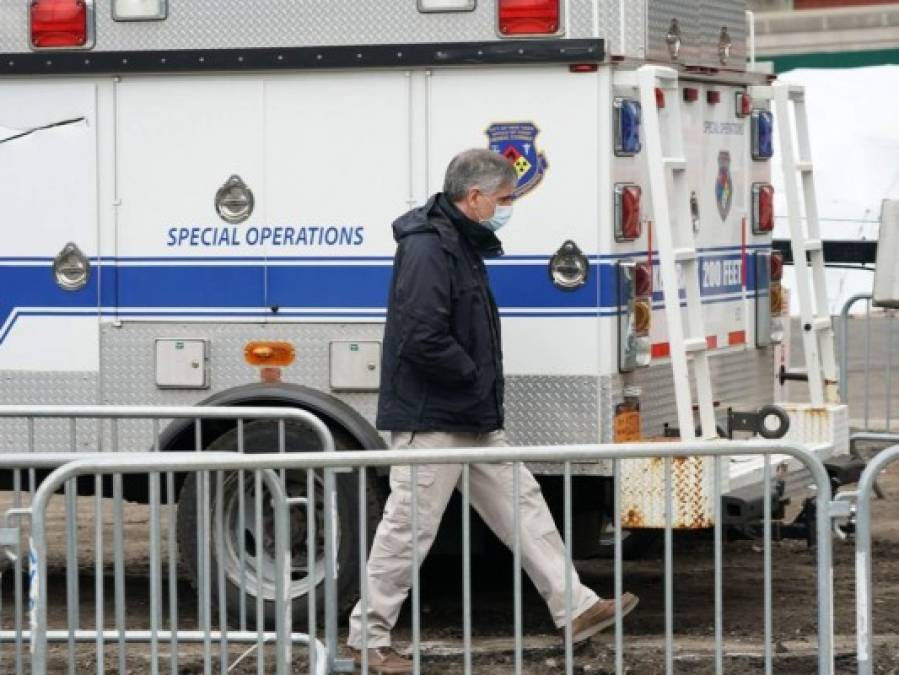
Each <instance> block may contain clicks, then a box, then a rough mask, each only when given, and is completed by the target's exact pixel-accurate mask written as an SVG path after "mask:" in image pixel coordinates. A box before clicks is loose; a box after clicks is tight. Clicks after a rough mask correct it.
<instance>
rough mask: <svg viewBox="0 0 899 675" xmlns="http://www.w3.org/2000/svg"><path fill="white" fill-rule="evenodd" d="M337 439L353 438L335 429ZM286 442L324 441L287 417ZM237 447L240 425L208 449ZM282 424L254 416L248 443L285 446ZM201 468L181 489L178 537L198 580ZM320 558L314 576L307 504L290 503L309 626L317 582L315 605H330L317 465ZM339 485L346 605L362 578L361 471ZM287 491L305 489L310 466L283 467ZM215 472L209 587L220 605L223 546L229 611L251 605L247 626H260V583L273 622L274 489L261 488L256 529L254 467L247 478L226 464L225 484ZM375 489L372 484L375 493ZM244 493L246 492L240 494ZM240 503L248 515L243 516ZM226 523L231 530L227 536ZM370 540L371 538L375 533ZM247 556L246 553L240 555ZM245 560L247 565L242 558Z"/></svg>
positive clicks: (261, 447) (298, 609)
mask: <svg viewBox="0 0 899 675" xmlns="http://www.w3.org/2000/svg"><path fill="white" fill-rule="evenodd" d="M335 445H338V448H339V449H341V448H340V446H343V447H344V448H345V447H346V446H347V445H348V443H347V442H346V439H341V438H340V437H339V435H338V434H337V433H335ZM285 447H286V448H287V449H288V451H290V450H318V449H320V447H321V446H320V443H319V442H318V439H317V438H316V436H315V434H314V433H313V432H312V430H311V429H309V428H306V427H304V426H301V425H299V424H296V423H288V424H285ZM237 448H238V438H237V430H236V429H233V430H231V431H229V432H227V433H225V434H224V435H222V436H221V437H219V438H217V439H216V440H215V441H213V442H212V443H211V444H210V445H209V447H208V448H207V450H209V451H228V452H236V451H237ZM278 448H279V442H278V424H277V423H275V422H252V423H249V424H246V425H244V450H245V452H247V453H251V452H257V453H258V452H278ZM198 479H199V474H189V475H188V476H187V477H186V479H185V481H184V484H183V486H182V488H181V492H180V494H179V496H178V544H179V547H180V552H181V559H182V561H183V563H184V565H185V567H186V569H187V572H188V575H189V578H190V581H191V583H192V584H193V585H194V586H195V587H199V584H200V579H199V578H198V567H199V565H198V562H199V560H198V555H197V553H198V549H197V544H198V542H197V533H198V531H199V527H198V525H199V523H198V520H197V511H198V504H197V489H198V482H199V480H198ZM314 481H315V498H314V506H313V508H314V509H315V551H316V554H315V565H314V576H313V578H312V580H311V583H310V579H309V570H308V567H309V566H308V549H307V527H306V524H307V520H306V519H307V511H306V507H305V506H303V505H298V506H292V507H290V515H291V518H290V549H291V564H292V569H291V586H290V597H291V599H292V606H293V623H294V626H297V627H300V628H302V627H304V626H305V625H306V623H307V619H308V609H307V600H308V597H309V591H310V587H313V588H315V593H316V610H317V612H319V613H320V614H321V615H323V612H324V604H325V603H324V584H323V583H322V582H323V580H324V577H325V559H324V551H325V548H324V543H325V538H324V501H323V498H322V496H323V487H324V477H323V473H322V472H321V471H316V472H315V478H314ZM335 482H336V486H337V499H336V507H337V517H336V523H335V525H336V533H335V535H336V539H337V565H338V577H337V595H338V601H339V602H340V603H341V605H340V607H339V609H340V610H341V611H344V610H346V609H347V605H348V603H350V602H351V601H352V600H353V599H354V597H355V588H356V587H357V585H358V578H359V562H358V556H359V531H358V504H359V501H358V494H359V486H358V474H357V473H341V474H336V475H335ZM284 483H285V489H286V492H287V495H288V497H306V496H307V492H306V487H307V480H306V471H287V472H285V474H284ZM218 487H219V486H218V480H217V476H216V473H215V472H211V473H210V476H209V505H208V510H209V513H210V518H209V522H210V526H211V527H210V529H211V532H209V533H208V542H209V543H208V546H209V559H210V567H209V570H210V574H209V575H208V576H209V587H210V590H211V594H212V598H213V606H217V605H216V603H217V596H218V588H219V559H218V551H219V550H221V551H222V556H221V569H222V573H223V576H224V579H225V598H226V602H227V610H228V614H229V616H231V617H232V618H233V619H234V620H235V621H239V620H240V614H241V608H242V607H243V608H244V611H245V612H246V613H245V617H246V621H247V624H246V625H247V626H250V627H255V626H256V625H257V623H256V599H257V596H258V595H259V590H260V588H261V595H262V598H263V616H264V619H265V625H266V627H267V628H269V629H272V628H274V624H275V602H274V598H275V581H274V580H275V576H274V573H275V566H274V560H275V540H274V536H273V530H274V528H273V526H274V511H273V509H272V507H271V500H270V497H269V494H268V490H267V489H266V488H265V485H264V483H263V488H262V499H261V501H262V505H263V506H262V531H261V532H260V531H258V530H257V523H256V520H257V518H256V492H255V480H254V476H253V474H252V473H251V472H245V473H244V475H243V479H242V480H241V477H240V473H239V472H225V473H224V475H223V477H222V481H221V491H219V489H218ZM374 492H375V491H373V490H371V489H369V490H368V493H369V494H372V493H374ZM241 493H242V495H243V498H242V499H241ZM219 501H221V510H222V514H223V517H222V527H221V528H219V527H217V524H216V522H215V514H216V512H217V509H218V508H219ZM369 503H370V509H369V512H371V508H375V509H376V513H375V514H374V516H375V517H376V518H377V517H380V515H381V512H380V510H377V507H376V506H373V505H372V500H371V499H370V500H369ZM241 507H242V510H243V519H242V520H241ZM220 530H221V531H223V532H224V536H223V541H220V538H221V537H220ZM260 540H261V553H262V555H261V556H259V557H257V542H260ZM368 541H371V538H370V537H369V539H368ZM241 556H243V557H241ZM242 560H243V563H244V565H243V567H242V566H241V561H242Z"/></svg>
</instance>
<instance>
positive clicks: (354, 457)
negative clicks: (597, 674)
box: [30, 413, 838, 675]
mask: <svg viewBox="0 0 899 675" xmlns="http://www.w3.org/2000/svg"><path fill="white" fill-rule="evenodd" d="M195 414H196V413H195ZM204 414H205V413H204ZM746 455H756V456H761V457H763V458H764V480H763V484H762V490H763V500H764V504H765V510H764V527H763V550H764V556H763V566H764V583H763V594H764V636H763V641H764V645H763V646H764V662H765V670H766V672H771V671H772V670H773V647H774V633H773V620H774V618H773V602H772V598H773V596H772V551H771V549H772V546H771V508H770V506H771V501H772V500H771V492H772V486H771V483H772V480H771V479H772V474H773V471H772V458H773V457H775V456H777V460H776V461H777V462H778V463H780V461H781V460H782V459H783V456H787V457H790V458H792V459H794V460H797V461H798V462H799V463H801V464H802V465H804V467H805V468H806V469H807V470H808V471H809V473H810V475H811V480H812V482H813V484H814V486H815V487H816V500H817V509H816V521H815V526H816V532H817V542H818V545H817V550H816V555H817V580H816V581H817V599H818V603H817V609H816V612H817V641H818V645H817V646H818V672H819V673H822V674H825V675H829V674H831V673H833V646H832V623H833V610H832V602H833V601H832V558H831V536H830V533H831V527H832V518H833V516H834V515H836V512H837V509H838V505H837V503H835V502H832V501H831V491H830V481H829V478H828V475H827V471H826V469H825V468H824V466H823V464H822V463H821V461H820V460H819V459H817V458H816V457H815V456H814V455H813V454H811V453H810V452H809V451H807V450H806V449H804V448H803V447H802V446H801V445H798V444H792V443H783V442H776V441H774V442H772V441H720V442H694V443H681V442H671V443H634V444H616V445H587V446H578V447H569V446H535V447H491V448H483V447H480V448H470V449H452V450H433V449H427V450H412V449H409V450H389V451H346V452H315V453H275V454H272V453H265V454H258V455H252V456H250V455H240V454H236V453H216V452H207V453H202V454H197V453H170V454H166V455H164V456H162V455H159V454H157V453H136V454H129V455H127V456H124V455H121V454H120V455H112V454H108V455H94V456H90V457H86V458H83V459H77V460H74V461H72V462H69V463H66V464H65V465H63V466H61V467H60V468H58V469H57V470H56V471H54V473H53V474H51V475H50V476H49V477H47V478H46V479H44V480H43V481H42V482H41V484H40V487H39V489H38V491H37V492H36V494H35V496H34V501H33V505H32V510H31V515H32V518H33V524H32V527H33V537H34V540H35V544H34V555H35V564H36V569H37V579H36V586H37V594H36V598H35V599H36V604H35V608H34V613H33V620H34V622H35V625H34V628H33V632H32V634H31V636H30V637H31V640H32V645H33V648H34V650H35V652H36V653H37V652H44V653H46V647H47V642H48V640H49V639H50V638H51V637H52V635H51V633H50V629H49V626H48V614H47V609H48V605H47V583H46V581H47V577H46V569H47V568H46V564H47V560H46V548H45V547H46V537H47V527H46V519H47V515H48V505H49V503H50V501H51V499H52V497H53V495H54V494H55V493H56V492H57V491H58V490H59V489H61V488H63V487H64V486H65V485H67V484H71V482H72V481H77V479H78V478H83V477H90V476H93V477H95V479H96V477H98V476H99V477H104V476H112V477H115V476H119V477H122V476H128V475H149V476H151V477H152V476H160V475H163V474H165V475H179V474H182V473H186V474H191V475H195V476H201V477H204V478H203V479H202V480H201V482H202V483H206V482H207V481H208V477H209V475H210V474H211V473H212V474H215V476H216V483H217V484H220V482H221V481H222V480H224V476H225V475H227V474H228V473H233V472H240V471H244V472H252V473H253V474H254V477H255V481H256V482H257V483H258V482H260V481H265V482H266V484H268V485H270V486H272V488H273V494H274V495H275V499H274V500H273V502H272V503H273V508H275V509H280V510H281V511H282V512H283V515H287V516H288V517H287V518H285V517H281V518H280V520H278V517H277V516H276V518H275V519H276V521H277V522H276V527H275V528H274V530H273V532H274V534H273V536H275V537H278V536H284V527H285V523H286V522H287V521H288V520H289V511H290V508H291V506H292V504H291V498H290V497H289V496H283V495H282V496H278V494H277V493H278V488H277V487H276V486H275V484H277V483H278V482H279V481H276V480H274V478H273V476H272V474H271V473H267V472H277V474H278V475H279V476H281V477H282V478H281V480H283V476H284V474H285V473H288V474H289V473H290V472H295V471H304V472H305V473H306V476H307V481H308V482H309V483H310V485H309V486H308V494H309V495H311V494H313V492H312V489H311V488H312V485H311V483H312V481H313V476H317V475H318V472H321V474H323V476H324V477H325V481H324V489H323V490H322V494H323V498H324V502H325V504H328V503H332V502H336V489H337V483H336V481H335V480H334V474H335V473H337V472H346V471H348V470H349V471H350V472H352V473H355V474H356V477H357V478H358V496H359V506H358V509H359V510H358V515H359V518H358V523H359V528H360V537H359V547H358V553H359V560H358V565H359V567H358V575H359V580H360V592H361V603H362V612H361V616H362V618H363V622H362V626H363V631H362V632H363V639H362V645H363V650H362V653H363V654H365V649H364V647H365V646H366V644H367V637H366V636H367V631H368V627H367V622H366V620H365V619H366V617H367V604H366V603H367V602H368V597H367V593H366V583H365V580H366V561H367V551H368V545H367V536H366V535H367V532H366V523H367V513H366V501H367V500H366V499H365V498H364V497H365V496H366V490H367V485H368V481H367V476H366V471H367V470H368V469H372V468H375V467H389V466H396V465H408V466H409V471H410V476H411V482H410V484H411V485H412V486H417V481H416V472H417V471H418V467H420V466H421V465H426V464H457V465H461V466H462V472H461V475H462V478H461V481H460V486H459V487H460V491H461V492H462V536H463V544H464V552H465V554H464V555H463V561H462V565H463V612H462V621H463V636H462V641H463V654H464V670H465V672H466V673H471V672H472V640H473V636H472V628H471V611H472V607H471V568H470V556H469V554H470V545H469V543H468V542H469V537H470V527H471V525H470V521H469V504H470V494H469V487H470V484H469V478H470V469H471V467H472V465H476V464H487V463H506V462H511V463H512V465H513V474H512V475H513V500H514V499H515V498H517V497H518V496H519V495H520V488H521V485H520V477H519V467H520V466H521V465H522V463H527V462H550V461H551V462H559V463H561V464H562V466H563V476H562V479H563V501H564V505H563V526H562V532H563V539H564V542H565V547H566V553H567V558H568V559H569V560H570V559H571V544H572V539H571V531H572V467H573V465H575V464H577V463H581V462H595V461H600V460H607V461H611V462H612V463H613V465H614V475H615V480H614V492H615V494H614V501H615V509H616V512H620V509H619V505H620V500H621V494H620V485H619V482H618V476H619V475H620V468H621V463H622V462H624V461H627V460H633V459H645V458H660V459H661V460H662V461H663V463H664V470H665V490H664V492H665V502H666V507H665V511H666V519H665V520H666V527H665V545H664V585H665V589H664V592H665V601H664V608H665V663H666V667H665V671H666V673H671V672H673V671H674V649H675V635H674V629H673V625H674V622H673V615H674V603H673V598H674V596H673V587H674V575H673V557H674V552H673V534H672V531H673V526H672V514H673V510H674V508H673V494H674V487H673V478H672V466H673V463H674V461H675V460H676V459H677V458H681V457H685V456H691V457H692V456H701V457H712V458H714V462H713V463H714V476H715V497H714V502H715V503H714V513H715V517H714V542H715V546H714V557H715V560H714V590H715V592H714V620H715V671H716V672H717V673H722V672H724V665H723V664H724V657H725V647H724V638H723V632H724V630H723V629H724V612H723V588H722V583H723V573H722V568H723V554H722V546H723V543H722V542H723V536H722V507H721V498H720V496H721V470H722V460H724V459H725V458H727V457H735V456H746ZM329 476H330V479H329V478H328V477H329ZM344 478H346V476H345V475H344V476H342V478H341V479H342V480H343V479H344ZM272 481H274V483H273V482H272ZM343 485H344V486H345V485H346V484H345V483H343ZM205 494H206V496H207V497H208V494H209V492H208V491H207V492H206V493H205ZM255 494H256V495H257V499H259V497H258V495H260V494H261V489H260V490H257V491H256V493H255ZM282 497H283V498H282ZM418 499H419V495H418V490H417V489H413V490H411V514H412V522H411V523H410V524H411V529H412V533H414V532H416V531H417V523H416V512H417V506H416V505H417V502H418ZM201 506H206V507H208V501H205V500H204V501H203V502H202V503H201ZM207 511H208V508H207ZM311 512H312V511H311V509H308V508H307V519H306V527H307V531H306V533H305V535H306V544H307V563H308V564H314V563H315V559H316V556H315V555H314V552H313V550H312V545H311V542H315V541H317V540H318V534H317V531H318V528H319V523H318V522H317V519H316V518H311V517H308V516H309V514H310V513H311ZM259 513H261V509H257V510H256V514H257V517H259V516H258V514H259ZM513 513H514V514H515V522H514V525H513V532H512V542H511V548H512V552H513V568H512V569H511V570H510V573H511V574H512V576H513V579H514V593H515V597H514V620H513V625H512V631H511V632H512V636H513V638H514V672H515V673H516V674H518V673H521V672H523V634H522V632H523V631H522V599H521V543H522V542H521V519H520V517H519V516H518V509H514V510H513ZM333 515H334V512H333V509H332V511H331V513H330V514H329V515H328V517H333ZM216 520H218V518H216ZM279 523H280V524H279ZM327 524H328V522H327V518H326V519H325V520H324V522H323V523H322V527H325V526H327ZM333 531H334V530H333V528H331V530H330V534H327V533H326V542H327V543H326V545H325V547H324V553H325V560H326V561H328V560H330V562H329V563H328V565H329V567H330V569H331V571H332V573H333V572H334V571H335V570H336V565H335V558H336V545H335V540H334V539H333ZM289 534H290V533H289V531H288V536H289ZM412 536H414V534H413V535H412ZM614 537H615V560H614V593H615V598H616V616H615V637H614V644H615V654H616V656H615V667H616V672H617V673H622V672H624V660H623V654H624V628H623V621H622V612H621V609H622V608H621V595H622V590H623V588H622V586H623V569H622V549H621V544H622V529H621V523H620V521H619V520H618V519H615V534H614ZM276 545H277V542H276ZM279 546H280V547H279V548H278V551H281V554H282V555H283V554H284V551H285V550H286V551H287V553H286V555H287V556H290V555H291V551H292V546H291V545H289V544H288V545H286V546H285V545H284V544H283V542H282V543H281V544H280V545H279ZM412 550H413V552H414V551H417V548H416V546H414V545H413V547H412ZM277 555H278V554H277V553H276V556H277ZM414 555H416V556H417V554H414ZM279 559H280V558H279ZM419 562H420V561H419V560H418V559H417V557H414V558H413V563H412V565H411V570H410V574H411V580H410V587H411V599H412V603H411V604H412V640H411V652H412V659H413V663H414V670H415V672H416V673H418V672H420V669H421V635H422V630H421V607H420V604H421V603H420V580H419V571H418V563H419ZM284 565H286V566H287V567H291V564H290V563H288V562H286V561H285V563H284ZM205 569H206V570H210V568H209V566H208V565H207V566H206V567H205ZM281 571H282V572H283V568H281ZM306 572H307V573H309V570H308V569H307V570H306ZM207 576H208V574H207ZM309 578H310V579H313V578H314V575H313V574H311V573H309ZM285 581H286V579H285ZM207 583H208V582H207ZM565 586H566V603H565V604H566V612H565V616H566V621H565V636H564V654H565V672H566V673H569V674H570V673H573V672H574V667H575V664H574V650H573V644H572V642H573V639H572V638H573V636H572V632H571V623H572V613H573V608H572V567H571V565H570V564H569V565H566V574H565ZM157 592H158V591H157ZM282 593H283V588H282V590H280V591H279V590H276V592H275V595H276V599H278V598H283V595H282ZM314 595H315V594H314V593H310V600H312V599H313V598H314ZM209 597H210V596H209V595H208V594H205V595H204V599H205V600H207V601H208V600H209ZM218 597H222V596H221V595H219V596H218ZM325 605H326V607H325V610H326V611H325V613H326V617H327V618H326V622H327V621H329V620H331V621H336V617H337V610H338V605H337V603H336V598H335V597H333V596H329V595H328V594H326V595H325ZM210 607H211V606H210ZM278 607H279V609H278V610H277V612H276V615H277V616H276V619H277V622H276V623H277V625H276V633H278V635H276V637H277V638H278V641H277V646H276V650H275V657H274V658H275V663H276V665H277V667H278V668H279V669H281V668H285V667H290V664H291V659H292V655H291V648H292V644H293V642H294V641H295V640H294V639H289V638H287V637H285V635H286V633H287V632H289V626H290V625H291V623H292V617H291V616H290V613H291V611H292V607H291V603H290V602H282V603H281V604H280V605H279V606H278ZM281 612H284V613H285V614H284V615H282V614H281ZM201 619H202V620H201V624H202V625H201V626H200V628H199V633H200V634H201V639H202V640H203V641H204V644H208V643H209V642H210V641H211V640H212V638H213V635H212V632H211V629H210V622H209V618H208V614H207V615H206V616H205V617H201ZM223 621H226V619H223ZM309 621H310V627H309V631H308V635H309V642H310V643H313V644H314V643H315V642H316V639H317V638H316V631H315V626H314V608H313V607H310V613H309ZM117 629H118V630H120V631H122V630H123V629H124V626H123V625H122V624H118V625H117ZM123 632H124V631H123ZM225 633H227V630H226V631H225ZM116 637H117V638H118V639H119V640H121V641H122V642H124V640H125V638H123V637H122V633H118V634H117V635H116ZM336 640H337V634H336V631H334V632H331V631H327V630H326V636H325V641H326V647H327V652H328V653H327V656H326V657H324V658H326V659H327V666H326V672H348V671H350V670H351V669H352V666H353V664H352V663H351V662H349V660H348V659H345V658H341V657H339V656H338V646H337V643H336ZM314 654H315V650H310V658H313V659H314V658H315V657H314ZM207 656H208V650H207ZM39 663H40V662H38V664H39ZM123 663H124V660H123V659H121V658H120V666H121V665H122V664H123ZM204 665H205V667H206V669H207V670H209V669H210V667H211V660H209V659H208V658H207V659H206V660H205V661H204ZM319 666H321V663H320V662H319ZM366 666H367V664H366V663H365V662H364V661H363V664H362V670H363V672H367V667H366ZM294 668H296V664H294ZM33 672H35V673H38V674H40V673H41V672H43V671H41V670H39V669H35V670H34V671H33ZM279 672H283V671H281V670H279ZM319 672H321V671H319Z"/></svg>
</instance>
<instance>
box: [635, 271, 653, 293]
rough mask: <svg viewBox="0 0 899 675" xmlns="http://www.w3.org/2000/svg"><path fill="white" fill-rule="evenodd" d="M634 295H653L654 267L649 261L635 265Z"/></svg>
mask: <svg viewBox="0 0 899 675" xmlns="http://www.w3.org/2000/svg"><path fill="white" fill-rule="evenodd" d="M634 295H635V296H636V297H638V298H642V297H645V296H649V295H652V268H651V267H650V266H649V263H648V262H640V263H637V264H636V265H635V266H634Z"/></svg>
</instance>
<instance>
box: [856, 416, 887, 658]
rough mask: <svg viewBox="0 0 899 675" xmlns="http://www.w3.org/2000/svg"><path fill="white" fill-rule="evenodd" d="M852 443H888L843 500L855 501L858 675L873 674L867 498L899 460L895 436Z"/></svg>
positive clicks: (859, 436) (867, 435)
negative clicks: (883, 473)
mask: <svg viewBox="0 0 899 675" xmlns="http://www.w3.org/2000/svg"><path fill="white" fill-rule="evenodd" d="M855 440H857V441H866V442H879V443H890V444H892V447H889V448H887V449H885V450H883V451H881V452H879V453H878V454H877V455H875V457H874V458H873V459H872V460H871V462H870V464H868V466H867V467H866V468H865V471H864V473H862V477H861V479H859V482H858V490H857V492H853V493H850V494H849V495H848V496H847V498H848V499H854V500H855V510H856V513H855V533H856V542H855V551H856V554H855V588H856V591H855V602H856V607H855V619H856V639H857V659H858V673H859V675H872V674H873V673H874V650H873V646H872V645H873V638H874V625H873V611H872V607H873V602H874V594H873V580H872V578H871V575H872V556H873V547H872V541H871V496H872V493H874V492H876V491H877V484H876V481H877V478H878V476H879V475H880V473H881V472H882V471H883V470H884V469H886V468H887V466H889V465H890V464H892V463H893V462H895V461H897V460H899V434H877V433H864V434H856V435H855Z"/></svg>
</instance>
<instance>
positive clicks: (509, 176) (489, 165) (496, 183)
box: [443, 148, 518, 202]
mask: <svg viewBox="0 0 899 675" xmlns="http://www.w3.org/2000/svg"><path fill="white" fill-rule="evenodd" d="M517 183H518V174H517V173H516V172H515V168H514V167H513V166H512V164H511V163H510V162H509V160H507V159H506V158H505V157H503V156H502V155H500V154H497V153H495V152H493V151H491V150H485V149H483V148H473V149H471V150H464V151H463V152H460V153H459V154H458V155H456V156H455V157H453V160H452V161H451V162H450V163H449V166H448V167H447V168H446V178H445V179H444V181H443V192H444V193H445V194H446V196H447V198H448V199H449V200H450V201H452V202H458V201H462V200H463V199H465V197H466V196H467V195H468V191H469V190H471V189H472V188H479V189H480V190H481V191H482V192H485V193H487V194H490V193H493V192H496V191H497V190H499V189H500V188H501V187H504V186H506V185H512V186H515V185H516V184H517Z"/></svg>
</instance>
